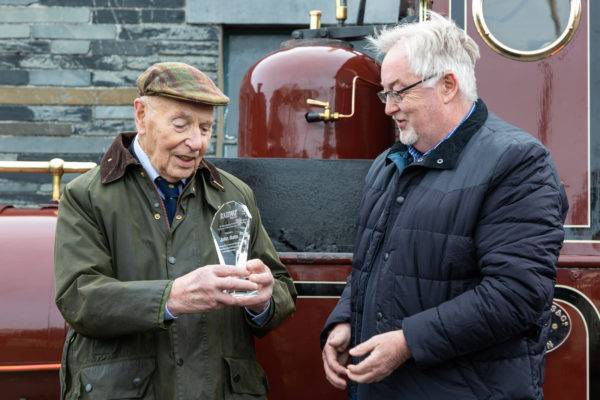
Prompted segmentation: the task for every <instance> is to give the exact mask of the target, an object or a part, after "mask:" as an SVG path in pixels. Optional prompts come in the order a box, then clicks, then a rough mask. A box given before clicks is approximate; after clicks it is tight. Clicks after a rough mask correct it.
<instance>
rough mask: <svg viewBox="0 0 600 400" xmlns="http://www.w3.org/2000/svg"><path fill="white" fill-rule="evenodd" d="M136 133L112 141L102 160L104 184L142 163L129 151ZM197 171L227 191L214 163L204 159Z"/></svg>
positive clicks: (125, 134)
mask: <svg viewBox="0 0 600 400" xmlns="http://www.w3.org/2000/svg"><path fill="white" fill-rule="evenodd" d="M135 135H136V132H124V133H121V134H120V135H118V136H117V137H116V138H115V140H114V141H113V142H112V144H111V145H110V147H109V148H108V150H107V152H106V153H105V154H104V156H103V157H102V161H101V162H100V179H101V182H102V184H105V185H106V184H109V183H111V182H114V181H116V180H118V179H121V178H122V177H123V175H125V171H126V170H127V167H129V166H130V165H140V163H139V162H138V160H136V158H135V157H134V156H133V155H132V154H131V152H130V151H129V146H131V144H132V142H133V139H134V138H135ZM197 171H201V172H202V173H203V174H204V175H205V176H206V177H207V178H208V182H209V183H210V185H211V186H212V187H214V188H215V189H217V190H220V191H222V192H224V191H225V188H224V187H223V183H222V181H221V175H220V174H219V171H218V170H217V168H216V167H215V166H214V165H212V164H211V163H209V162H208V161H206V160H205V159H202V161H201V162H200V165H199V166H198V170H197Z"/></svg>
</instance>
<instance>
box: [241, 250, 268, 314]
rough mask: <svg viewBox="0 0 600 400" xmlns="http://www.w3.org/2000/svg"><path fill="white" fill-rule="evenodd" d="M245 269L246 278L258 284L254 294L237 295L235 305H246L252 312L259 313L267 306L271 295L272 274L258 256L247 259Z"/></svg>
mask: <svg viewBox="0 0 600 400" xmlns="http://www.w3.org/2000/svg"><path fill="white" fill-rule="evenodd" d="M246 270H247V271H248V273H249V275H248V280H249V281H250V282H253V283H255V284H256V285H257V286H258V292H257V293H256V294H255V295H254V296H247V297H238V298H237V305H240V306H244V307H246V308H247V309H249V310H250V311H252V312H253V313H254V314H260V313H261V312H263V311H264V310H265V309H266V308H267V306H268V305H269V302H270V301H271V296H272V295H273V283H274V282H275V281H274V279H273V274H271V270H270V269H269V267H267V266H266V265H265V263H263V262H262V261H261V260H259V259H258V258H255V259H252V260H250V261H248V262H247V263H246Z"/></svg>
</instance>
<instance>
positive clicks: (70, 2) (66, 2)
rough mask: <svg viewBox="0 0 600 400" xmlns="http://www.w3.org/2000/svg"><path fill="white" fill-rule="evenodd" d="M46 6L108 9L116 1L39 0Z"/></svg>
mask: <svg viewBox="0 0 600 400" xmlns="http://www.w3.org/2000/svg"><path fill="white" fill-rule="evenodd" d="M38 1H39V3H40V4H41V5H44V6H65V7H108V6H112V5H113V3H114V0H38Z"/></svg>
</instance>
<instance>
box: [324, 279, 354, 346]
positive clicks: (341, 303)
mask: <svg viewBox="0 0 600 400" xmlns="http://www.w3.org/2000/svg"><path fill="white" fill-rule="evenodd" d="M351 293H352V287H351V280H350V277H348V282H347V283H346V287H344V291H343V292H342V295H341V296H340V299H339V300H338V302H337V304H336V306H335V308H334V309H333V311H332V312H331V314H329V317H328V318H327V321H325V326H323V329H322V330H321V340H320V342H321V348H323V347H324V346H325V342H327V337H328V336H329V332H331V330H332V329H333V328H335V326H336V325H337V324H341V323H343V322H348V323H349V322H350V320H351V316H352V313H351V309H350V294H351Z"/></svg>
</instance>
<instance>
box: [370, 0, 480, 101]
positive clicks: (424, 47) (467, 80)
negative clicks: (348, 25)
mask: <svg viewBox="0 0 600 400" xmlns="http://www.w3.org/2000/svg"><path fill="white" fill-rule="evenodd" d="M427 17H428V19H427V20H426V21H423V22H418V23H408V24H402V25H397V26H394V27H392V28H383V30H381V31H380V32H379V33H377V34H376V36H374V37H370V38H368V40H369V42H371V45H372V46H373V47H375V49H376V50H377V51H379V52H380V53H383V54H386V53H387V52H388V51H390V49H391V48H392V47H395V46H402V47H403V50H404V54H405V55H406V58H407V61H408V64H409V66H410V67H411V69H412V72H413V73H415V74H416V75H419V76H421V77H423V78H425V77H428V76H432V75H434V76H438V77H441V76H442V75H443V74H445V73H448V72H450V71H451V72H453V73H454V75H455V76H456V78H457V80H458V85H459V86H458V87H459V90H460V93H461V94H462V95H463V97H464V98H465V99H467V100H470V101H475V100H477V83H476V80H475V62H476V61H477V59H478V58H479V47H477V44H476V43H475V41H474V40H473V39H471V38H470V37H469V36H468V35H467V34H466V33H465V31H463V30H462V29H460V28H459V27H458V26H456V24H455V23H454V22H452V21H450V20H448V19H446V18H444V17H442V16H441V15H439V14H437V13H435V12H431V11H429V12H428V13H427ZM436 81H437V80H431V81H429V82H426V83H427V84H429V85H433V84H434V83H435V82H436Z"/></svg>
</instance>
